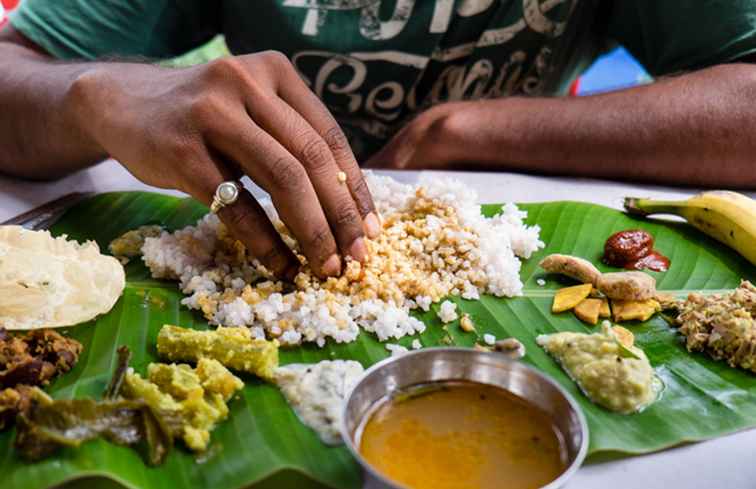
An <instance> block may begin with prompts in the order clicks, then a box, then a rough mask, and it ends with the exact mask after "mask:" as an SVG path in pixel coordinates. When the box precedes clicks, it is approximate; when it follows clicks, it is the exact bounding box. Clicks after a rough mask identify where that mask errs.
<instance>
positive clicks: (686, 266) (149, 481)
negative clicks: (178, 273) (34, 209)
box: [0, 193, 756, 489]
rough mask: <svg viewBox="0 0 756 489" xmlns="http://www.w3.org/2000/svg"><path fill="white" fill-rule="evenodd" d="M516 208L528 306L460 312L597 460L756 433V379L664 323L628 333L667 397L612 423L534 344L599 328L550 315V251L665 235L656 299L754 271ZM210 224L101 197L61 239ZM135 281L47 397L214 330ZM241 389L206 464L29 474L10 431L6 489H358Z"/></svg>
mask: <svg viewBox="0 0 756 489" xmlns="http://www.w3.org/2000/svg"><path fill="white" fill-rule="evenodd" d="M499 208H500V206H498V205H487V206H484V207H483V211H484V213H486V214H487V215H493V214H495V213H496V212H497V211H498V210H499ZM521 208H523V209H524V210H526V211H528V213H529V215H528V219H527V221H528V223H529V224H538V225H539V226H540V227H541V238H542V240H543V241H544V242H545V243H546V244H547V247H546V249H544V250H542V251H541V252H539V253H538V254H537V255H535V256H533V257H532V258H531V259H529V260H525V261H524V262H523V267H522V279H523V281H524V284H525V293H524V296H523V297H518V298H513V299H498V298H494V297H483V298H482V299H481V300H480V301H465V300H462V299H454V300H455V302H456V303H457V304H458V305H459V307H460V308H461V309H462V311H465V312H468V313H469V314H470V315H471V316H472V318H473V320H474V321H475V323H476V325H477V334H479V335H481V336H482V335H483V334H485V333H490V334H493V335H495V336H496V337H497V338H504V337H510V336H514V337H516V338H518V339H520V340H521V341H522V342H523V344H524V345H525V347H526V348H527V356H526V357H525V358H524V360H523V361H525V362H527V363H529V364H531V365H533V366H534V367H536V368H537V369H539V370H541V371H542V372H544V373H546V374H547V375H549V376H551V377H553V378H554V379H556V380H557V381H558V382H559V383H561V384H562V385H563V386H564V387H565V388H566V389H567V390H568V391H569V392H571V393H572V394H573V395H574V396H575V398H576V399H577V400H578V401H579V403H580V405H581V406H582V408H583V410H584V412H585V414H586V417H587V419H588V423H589V425H590V454H591V455H592V456H596V454H599V453H606V452H613V453H614V454H616V453H620V454H640V453H647V452H652V451H656V450H661V449H663V448H666V447H670V446H674V445H678V444H680V443H684V442H689V441H696V440H703V439H708V438H713V437H717V436H722V435H724V434H726V433H731V432H734V431H738V430H742V429H746V428H750V427H754V426H756V377H754V376H753V375H752V374H749V373H747V372H743V371H739V370H735V369H731V368H729V367H728V366H727V365H725V364H724V363H722V362H714V361H712V360H711V359H709V358H708V357H706V356H704V355H701V354H689V353H688V352H687V351H686V350H685V348H684V347H683V345H682V344H681V340H680V338H679V336H677V335H676V332H675V330H674V329H672V328H670V327H669V326H668V325H667V323H666V322H665V321H664V320H663V319H661V318H659V317H658V316H657V317H655V318H653V319H652V320H650V321H648V322H646V323H644V324H634V325H631V328H632V330H633V331H634V332H635V335H636V339H637V344H638V345H639V346H640V347H642V348H643V349H644V350H645V351H646V353H647V355H648V357H649V358H650V360H651V363H652V364H653V365H654V366H655V367H656V369H657V371H658V373H659V375H660V377H661V378H662V379H663V381H664V383H665V386H666V387H665V390H664V392H663V395H662V397H661V399H660V400H659V401H658V402H656V403H655V404H654V405H652V406H651V407H650V408H648V409H647V410H645V411H644V412H642V413H640V414H634V415H630V416H622V415H617V414H613V413H610V412H608V411H606V410H604V409H602V408H600V407H597V406H595V405H593V404H591V403H590V402H589V401H588V400H587V399H586V398H585V397H584V396H583V395H582V394H581V393H580V391H579V390H578V389H577V388H576V386H575V385H574V384H573V382H571V381H570V380H569V379H568V377H567V376H566V375H565V374H564V373H563V372H562V370H561V369H560V368H559V367H558V366H557V365H556V364H555V363H554V362H553V361H552V360H551V359H550V358H549V357H548V356H547V355H546V354H545V353H544V352H543V351H542V350H541V349H540V348H538V347H537V346H536V343H535V337H536V336H537V335H539V334H543V333H553V332H556V331H566V330H572V331H592V330H594V328H592V327H588V326H585V325H583V324H582V323H581V322H580V321H578V320H577V319H576V318H575V317H574V316H573V315H572V314H571V313H563V314H559V315H552V314H551V312H550V305H551V298H552V296H553V292H554V290H555V289H557V288H559V287H561V286H563V285H564V283H561V282H559V281H557V279H555V278H554V277H550V276H549V277H547V276H545V275H543V274H542V273H541V271H539V269H538V267H537V263H538V261H539V259H540V258H541V257H542V256H545V255H546V254H548V253H553V252H561V253H570V254H575V255H579V256H583V257H585V258H588V259H590V260H592V261H593V262H594V263H596V264H598V265H599V267H600V268H602V269H603V270H604V271H607V270H610V269H609V268H608V267H605V266H603V265H601V264H600V262H599V257H600V255H601V251H602V247H603V243H604V240H605V239H606V238H607V237H608V236H609V235H610V234H611V233H613V232H615V231H619V230H622V229H628V228H643V229H646V230H648V231H649V232H651V233H652V234H653V235H654V236H655V237H656V243H657V249H659V250H661V251H662V252H664V253H665V254H666V255H667V256H669V258H670V259H671V261H672V265H671V267H670V269H669V271H667V272H665V273H658V274H655V275H656V277H657V280H658V288H659V289H662V290H670V291H673V292H675V293H677V294H680V295H683V294H685V293H687V292H688V291H691V290H699V289H703V290H709V291H714V290H721V289H729V288H733V287H736V286H737V285H738V284H739V282H740V279H741V278H747V279H750V280H753V279H754V278H756V269H755V268H754V267H753V266H752V265H750V264H749V263H748V262H746V261H745V260H744V259H742V258H741V257H739V256H738V255H737V254H736V253H734V252H733V251H731V250H729V249H727V248H725V247H723V246H722V245H720V244H718V243H717V242H715V241H713V240H711V239H709V238H707V237H706V236H704V235H703V234H700V233H699V232H697V231H695V230H693V229H692V228H690V227H688V226H687V225H685V224H683V223H675V222H658V221H657V222H653V221H640V220H636V219H634V218H632V217H629V216H626V215H625V214H623V213H621V212H618V211H615V210H612V209H608V208H605V207H601V206H596V205H590V204H585V203H578V202H555V203H545V204H525V205H522V206H521ZM205 212H207V209H206V208H204V207H202V206H201V205H199V204H198V203H196V202H194V201H192V200H189V199H177V198H174V197H168V196H162V195H157V194H149V193H110V194H102V195H99V196H96V197H93V198H91V199H90V200H88V201H85V202H83V203H81V204H79V205H78V206H76V207H75V208H73V209H72V210H70V211H69V212H68V213H67V214H66V215H65V216H64V217H63V219H62V220H61V221H60V222H59V223H57V224H56V225H55V226H54V228H53V232H54V233H55V234H67V235H69V236H70V237H71V238H74V239H77V240H86V239H92V240H95V241H97V242H98V243H99V245H100V247H101V248H102V249H107V245H108V243H109V242H110V240H112V239H113V238H115V237H116V236H118V235H120V234H121V233H123V232H125V231H127V230H129V229H133V228H135V227H137V226H139V225H143V224H162V225H165V226H166V227H168V228H169V229H177V228H180V227H183V226H185V225H187V224H192V223H194V222H195V221H196V220H197V219H198V218H199V217H200V216H202V215H203V214H204V213H205ZM126 270H127V286H126V290H125V291H124V294H123V297H122V298H121V299H120V300H119V301H118V303H117V304H116V306H115V308H114V309H113V310H112V311H111V312H110V313H109V314H107V315H104V316H102V317H100V318H98V319H97V320H96V321H93V322H91V323H88V324H82V325H79V326H77V327H75V328H68V329H67V331H66V332H67V334H70V335H71V336H72V337H74V338H76V339H78V340H79V341H80V342H81V343H82V344H83V345H84V352H83V354H82V356H81V359H80V361H79V363H78V365H77V366H76V367H75V368H74V369H73V370H72V371H71V372H70V373H68V374H66V375H64V376H62V377H60V378H59V379H58V380H57V381H56V382H54V383H53V384H52V385H51V386H50V387H49V388H48V391H49V392H50V393H51V394H52V395H53V396H54V397H56V398H75V397H86V396H92V397H100V396H101V394H102V391H103V389H104V388H105V385H106V383H107V380H108V378H109V376H110V373H111V371H112V369H113V366H114V362H115V358H116V356H115V350H116V348H117V347H118V346H119V345H122V344H126V345H128V346H129V347H130V348H131V350H132V351H133V354H134V356H133V361H132V365H133V366H134V368H135V369H136V370H138V371H143V370H144V369H145V368H146V365H147V364H148V363H149V362H151V361H155V360H157V354H156V350H155V342H156V336H157V333H158V330H159V329H160V327H161V326H162V325H163V324H164V323H173V324H179V325H182V326H186V327H193V328H207V327H208V325H207V323H206V321H205V320H204V319H203V318H202V317H201V316H200V315H198V314H197V313H195V312H192V311H189V310H188V309H186V308H185V307H183V306H181V305H180V303H179V302H180V300H181V298H182V295H181V294H180V292H179V291H178V290H177V286H176V284H175V283H172V282H165V281H157V280H153V279H152V278H150V276H149V273H148V271H147V270H146V268H145V267H144V266H143V264H142V263H141V262H140V261H138V260H133V261H132V262H131V263H129V264H128V265H127V266H126ZM541 278H544V279H547V283H546V285H545V286H543V287H540V286H538V285H537V280H538V279H541ZM434 307H435V306H434ZM420 317H421V319H422V320H424V321H425V322H426V324H428V326H429V327H428V328H427V330H426V332H425V333H423V334H422V335H420V336H419V338H420V341H421V342H422V344H423V345H424V346H425V347H428V346H433V345H440V344H446V343H448V342H449V341H450V340H451V341H452V342H453V343H454V344H457V345H462V346H472V345H473V344H474V342H475V341H476V340H477V336H476V334H473V333H464V332H462V331H461V330H460V329H459V326H458V324H453V325H450V326H449V327H448V328H447V329H448V332H447V330H445V329H443V328H442V324H441V323H440V321H439V320H438V319H437V318H436V316H435V313H434V312H433V311H432V312H430V313H426V314H423V315H421V316H420ZM412 339H413V338H404V339H403V340H402V341H400V343H402V344H404V345H405V346H406V345H409V343H410V342H411V341H412ZM388 354H389V353H388V352H387V351H386V350H385V348H384V346H383V345H382V344H381V343H379V342H378V341H377V340H376V339H375V338H374V337H373V336H371V335H369V334H362V335H361V336H360V337H359V339H358V341H355V342H354V343H350V344H343V345H336V344H328V345H327V346H326V347H325V348H323V349H318V348H316V347H314V346H304V347H301V348H296V349H288V350H284V351H282V354H281V361H282V363H291V362H317V361H319V360H324V359H333V358H348V359H355V360H358V361H360V362H361V363H362V364H363V365H365V366H369V365H371V364H373V363H375V362H377V361H379V360H381V359H383V358H385V357H386V356H388ZM244 380H245V382H246V387H245V388H244V390H243V392H242V394H241V395H240V396H239V398H237V399H235V400H233V401H232V402H231V404H230V409H231V413H230V417H229V419H228V420H227V421H225V422H224V423H223V424H221V425H220V426H219V427H218V428H217V429H216V430H215V431H214V432H213V434H212V445H211V449H210V450H209V452H208V453H207V454H205V455H204V456H203V457H202V459H199V460H198V459H195V458H194V457H193V456H192V455H191V454H190V453H188V452H187V451H186V450H184V449H183V448H181V447H178V448H177V449H175V450H174V451H173V452H172V453H171V455H170V457H169V458H168V460H167V462H166V463H165V464H164V465H163V466H161V467H155V468H152V467H146V466H145V465H144V463H143V461H142V459H141V458H140V456H139V455H138V454H137V453H136V452H134V451H132V450H129V449H127V448H122V447H118V446H114V445H112V444H109V443H107V442H104V441H99V440H98V441H93V442H89V443H87V444H85V445H84V446H83V447H81V448H80V449H78V450H64V451H61V452H60V453H59V454H58V455H56V456H55V457H53V458H50V459H48V460H45V461H42V462H39V463H36V464H27V463H25V462H23V461H21V460H20V459H19V458H18V457H17V455H16V454H15V452H14V450H13V448H12V443H13V437H14V435H15V433H14V432H13V430H9V431H6V432H5V433H2V434H0V459H1V460H2V461H1V462H0V473H2V474H3V479H4V487H6V488H8V489H16V488H24V489H44V488H47V487H50V486H52V485H56V484H61V483H65V482H70V481H79V482H82V481H83V482H84V483H85V484H86V485H88V486H89V487H111V486H113V487H117V486H116V485H114V484H113V483H112V482H107V483H106V481H105V480H103V478H107V479H110V480H111V481H116V482H117V483H119V484H122V485H124V486H127V487H130V488H144V489H159V488H165V487H171V488H172V489H184V488H187V489H188V488H196V487H208V488H210V487H212V488H214V489H238V488H242V487H249V486H253V487H255V488H265V487H270V488H280V487H298V488H299V487H303V488H304V487H333V488H358V487H360V485H361V482H360V473H359V469H358V466H357V465H356V463H355V462H354V461H353V460H352V458H351V457H350V456H349V454H348V452H347V451H346V449H344V448H343V447H337V448H329V447H326V446H324V445H322V444H321V443H320V442H319V441H318V438H317V437H316V435H315V434H314V433H313V432H312V431H310V430H309V429H308V428H306V427H305V426H303V425H302V424H301V423H300V422H299V421H298V420H297V418H296V416H295V415H294V413H293V412H292V411H291V409H290V408H289V407H288V406H287V404H286V402H285V401H284V399H283V397H282V396H281V394H280V393H279V392H278V390H277V389H276V388H275V387H273V386H270V385H267V384H264V383H262V382H260V381H258V380H256V379H253V378H245V379H244ZM92 482H96V484H92ZM103 484H105V485H104V486H103ZM79 485H80V484H73V483H72V484H70V486H71V487H73V486H76V487H78V486H79Z"/></svg>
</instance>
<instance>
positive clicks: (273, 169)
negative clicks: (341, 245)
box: [207, 114, 342, 276]
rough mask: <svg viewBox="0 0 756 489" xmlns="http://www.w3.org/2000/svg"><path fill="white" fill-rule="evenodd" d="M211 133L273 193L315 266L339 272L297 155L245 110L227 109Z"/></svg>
mask: <svg viewBox="0 0 756 489" xmlns="http://www.w3.org/2000/svg"><path fill="white" fill-rule="evenodd" d="M207 137H208V140H209V141H208V142H209V143H210V144H211V145H212V146H213V147H215V148H217V150H219V151H220V152H222V153H223V154H224V155H227V157H228V158H230V159H232V160H233V161H235V162H236V164H237V165H239V167H240V168H241V169H242V170H244V171H245V172H246V173H247V174H248V175H249V176H250V177H251V178H252V180H254V181H255V182H256V183H257V184H258V185H260V186H261V187H262V188H263V189H265V190H266V191H267V192H268V193H269V194H270V196H271V198H272V199H273V204H274V205H275V207H276V209H277V210H278V213H279V215H280V216H281V219H282V220H283V221H284V222H285V223H286V226H287V227H288V229H289V230H290V231H291V233H292V234H293V235H294V237H295V238H296V239H297V241H298V242H299V245H300V247H301V248H302V253H303V254H304V255H305V256H306V257H307V261H308V262H309V263H310V266H311V267H312V269H313V271H314V272H315V273H317V274H318V275H320V276H334V275H338V274H339V273H341V265H342V262H341V258H340V257H339V255H338V247H337V243H336V240H335V238H334V236H333V234H332V233H331V228H330V226H329V224H328V220H327V219H326V216H325V214H324V211H323V208H322V207H321V204H320V201H319V199H318V196H317V194H316V193H315V189H314V188H313V185H312V183H311V182H310V179H309V176H308V175H307V172H306V171H305V169H304V167H303V166H302V165H301V164H300V163H299V161H297V159H296V158H295V157H294V156H293V155H291V153H289V152H288V150H287V149H286V148H284V147H283V146H281V144H279V143H278V141H276V140H275V139H274V138H273V137H271V136H270V135H269V134H267V133H266V132H265V131H263V130H262V129H261V128H260V127H258V126H257V125H256V124H255V123H254V122H253V121H251V120H250V119H249V117H247V116H246V114H243V115H242V114H240V115H238V116H237V115H232V114H227V115H226V117H225V123H224V124H223V125H222V126H219V127H218V128H217V129H216V130H214V131H213V132H210V133H208V136H207Z"/></svg>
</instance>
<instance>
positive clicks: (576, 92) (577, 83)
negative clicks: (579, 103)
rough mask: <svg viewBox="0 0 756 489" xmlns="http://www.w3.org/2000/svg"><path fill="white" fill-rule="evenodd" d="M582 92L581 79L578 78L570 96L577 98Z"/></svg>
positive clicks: (571, 86)
mask: <svg viewBox="0 0 756 489" xmlns="http://www.w3.org/2000/svg"><path fill="white" fill-rule="evenodd" d="M579 90H580V78H577V79H576V80H575V81H574V82H572V85H570V95H572V96H576V95H577V94H578V91H579Z"/></svg>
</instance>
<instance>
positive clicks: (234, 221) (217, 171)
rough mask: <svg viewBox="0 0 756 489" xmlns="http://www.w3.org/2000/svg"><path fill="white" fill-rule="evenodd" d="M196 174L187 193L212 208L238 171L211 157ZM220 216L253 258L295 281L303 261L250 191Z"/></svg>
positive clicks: (278, 275) (205, 159)
mask: <svg viewBox="0 0 756 489" xmlns="http://www.w3.org/2000/svg"><path fill="white" fill-rule="evenodd" d="M192 173H193V174H192V175H191V178H190V179H189V180H188V181H189V182H190V183H188V186H189V188H188V189H187V190H188V191H189V193H190V194H192V195H193V196H194V197H195V198H197V199H199V200H200V201H201V202H203V203H205V204H206V205H210V203H211V202H212V200H213V195H214V194H215V189H216V188H217V187H218V185H220V184H221V183H222V182H225V181H229V180H234V179H235V178H236V175H237V174H238V170H236V169H233V168H232V167H230V166H227V165H224V164H222V163H220V162H218V161H217V160H214V159H213V158H211V157H209V155H208V157H207V158H202V161H200V162H199V163H198V164H195V165H193V166H192ZM218 217H219V218H220V220H221V221H222V222H223V223H224V224H225V225H226V226H227V227H228V229H229V231H230V232H231V234H232V235H233V236H234V237H236V238H237V239H238V240H240V241H241V242H242V243H244V245H245V246H246V247H247V249H248V250H249V252H250V253H251V254H252V256H254V257H255V258H257V259H258V260H259V261H260V263H262V264H263V265H264V266H265V268H267V269H268V270H270V271H271V273H273V274H274V275H275V276H277V277H281V278H283V279H286V280H293V279H294V277H295V276H296V274H297V272H298V270H299V265H300V263H299V260H297V257H296V256H294V253H293V252H292V251H291V249H289V247H288V246H287V245H286V243H284V241H283V239H282V238H281V235H280V234H279V233H278V231H276V229H275V228H274V227H273V224H272V223H271V222H270V220H269V219H268V216H267V215H266V214H265V211H264V210H263V208H262V207H261V206H260V204H259V203H258V202H257V201H256V200H255V199H254V197H253V196H252V195H251V194H250V193H249V192H248V191H247V190H242V191H241V192H240V193H239V198H238V200H237V201H236V202H234V203H233V204H231V205H227V206H225V207H224V208H222V209H221V210H220V211H219V212H218Z"/></svg>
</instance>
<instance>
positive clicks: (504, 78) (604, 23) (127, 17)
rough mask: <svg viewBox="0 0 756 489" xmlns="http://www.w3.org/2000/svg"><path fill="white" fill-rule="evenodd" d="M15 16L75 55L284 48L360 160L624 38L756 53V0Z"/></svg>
mask: <svg viewBox="0 0 756 489" xmlns="http://www.w3.org/2000/svg"><path fill="white" fill-rule="evenodd" d="M11 23H12V24H13V25H14V26H15V28H16V29H18V30H19V31H21V32H22V33H23V34H25V35H26V36H27V37H29V38H30V39H32V40H33V41H35V42H36V43H37V44H39V45H40V46H42V47H43V48H45V49H46V50H47V51H48V52H49V53H51V54H52V55H53V56H56V57H59V58H63V59H73V58H84V59H93V58H98V57H104V56H107V57H113V56H145V57H149V58H169V57H173V56H176V55H180V54H182V53H185V52H186V51H188V50H190V49H192V48H195V47H197V46H199V45H201V44H202V43H204V42H206V41H207V40H209V39H210V38H212V37H213V36H214V35H216V34H218V33H222V34H224V35H225V37H226V41H227V43H228V45H229V48H230V49H231V51H232V52H233V53H234V54H242V53H250V52H255V51H262V50H268V49H274V50H278V51H282V52H284V53H285V54H286V55H287V56H288V57H289V58H290V59H291V60H292V62H293V64H294V66H295V67H296V68H297V70H298V71H299V73H300V74H301V76H302V77H303V78H304V79H305V81H306V82H307V84H308V85H309V86H310V87H311V88H312V89H313V90H314V91H315V93H316V94H317V95H318V96H319V97H320V98H321V99H322V100H323V101H324V102H325V104H326V105H327V106H328V107H329V109H330V110H331V111H332V112H333V114H334V115H335V116H336V118H337V119H338V121H339V122H340V124H341V125H342V127H343V128H344V130H345V132H346V133H347V136H348V137H349V140H350V142H351V144H352V147H353V149H354V151H355V154H356V155H357V156H358V158H360V159H362V158H365V157H367V156H368V155H369V154H370V153H372V152H373V151H375V150H376V149H377V148H378V147H380V144H381V143H382V142H384V141H385V140H386V139H387V138H388V137H390V136H391V134H393V133H394V132H395V131H396V130H397V129H398V128H399V127H401V125H402V123H403V122H405V121H407V120H408V119H409V118H411V117H412V116H413V115H415V114H416V113H417V112H418V111H420V110H422V109H424V108H426V107H428V106H430V105H433V104H437V103H442V102H446V101H451V100H467V99H479V98H492V97H502V96H508V95H518V94H519V95H553V94H560V93H563V92H564V91H565V89H566V87H567V86H568V85H569V83H570V82H571V81H572V80H573V79H574V77H575V76H576V75H577V74H578V73H579V72H580V70H582V69H583V68H585V67H586V66H587V65H588V64H589V63H590V62H591V61H592V60H593V59H594V58H595V57H596V55H597V54H598V53H599V52H600V51H601V50H602V49H604V48H605V47H606V46H607V45H609V44H610V43H612V42H619V43H621V44H623V45H625V46H626V47H627V48H628V49H629V50H630V51H631V52H632V53H633V54H634V55H635V56H636V57H637V58H638V59H639V60H640V61H641V63H643V64H644V65H645V66H646V68H647V69H648V70H649V71H650V72H651V73H652V74H654V75H661V74H666V73H671V72H678V71H682V70H689V69H694V68H698V67H704V66H708V65H712V64H716V63H721V62H726V61H730V60H733V59H737V58H739V57H741V56H744V55H746V54H750V53H752V52H756V2H754V0H456V1H455V0H215V1H209V0H204V1H202V0H24V1H23V2H22V3H21V6H20V8H19V9H18V10H17V11H15V12H14V13H13V14H12V15H11Z"/></svg>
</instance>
